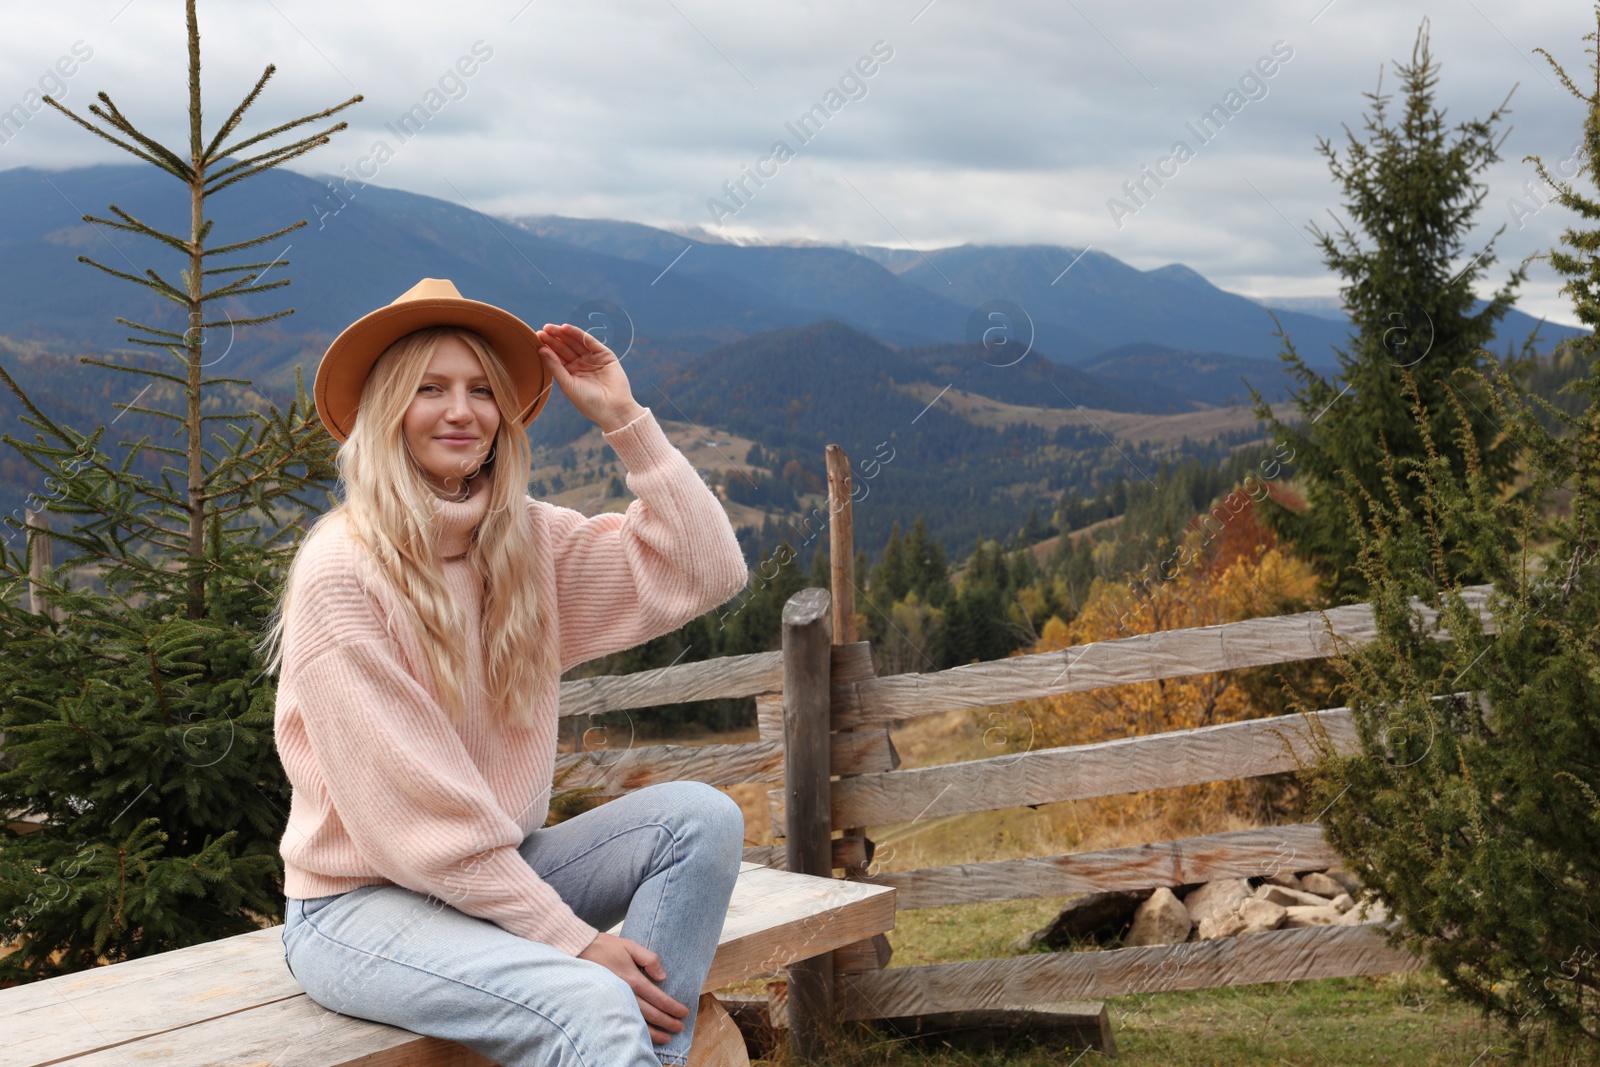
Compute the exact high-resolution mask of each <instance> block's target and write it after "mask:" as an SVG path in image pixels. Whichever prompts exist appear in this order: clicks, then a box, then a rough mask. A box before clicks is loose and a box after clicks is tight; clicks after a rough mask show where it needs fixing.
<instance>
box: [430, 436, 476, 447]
mask: <svg viewBox="0 0 1600 1067" xmlns="http://www.w3.org/2000/svg"><path fill="white" fill-rule="evenodd" d="M434 440H435V441H443V442H444V443H445V444H447V445H470V444H473V443H475V442H476V441H477V440H478V439H477V438H476V437H435V438H434Z"/></svg>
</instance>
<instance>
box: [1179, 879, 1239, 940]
mask: <svg viewBox="0 0 1600 1067" xmlns="http://www.w3.org/2000/svg"><path fill="white" fill-rule="evenodd" d="M1249 898H1250V883H1248V882H1246V881H1245V880H1244V879H1242V878H1219V879H1217V880H1216V881H1215V882H1207V883H1206V884H1205V885H1203V886H1201V887H1200V888H1199V889H1196V890H1195V891H1194V892H1192V893H1190V894H1189V895H1188V896H1186V897H1184V898H1183V906H1184V908H1185V909H1187V910H1188V912H1189V918H1190V919H1191V920H1193V922H1194V924H1195V925H1196V926H1199V925H1200V924H1201V923H1202V922H1204V921H1205V920H1206V919H1208V918H1210V917H1211V916H1213V915H1217V916H1220V915H1223V914H1226V913H1228V912H1234V911H1237V910H1238V905H1239V902H1240V901H1243V900H1248V899H1249ZM1200 936H1201V937H1205V934H1203V933H1202V934H1201V935H1200ZM1218 936H1227V935H1218Z"/></svg>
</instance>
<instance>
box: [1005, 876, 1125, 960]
mask: <svg viewBox="0 0 1600 1067" xmlns="http://www.w3.org/2000/svg"><path fill="white" fill-rule="evenodd" d="M1149 896H1150V893H1149V891H1148V890H1144V889H1121V890H1116V891H1113V892H1109V893H1090V894H1088V895H1087V896H1082V897H1079V898H1078V899H1077V900H1074V901H1072V902H1070V903H1069V904H1067V905H1066V906H1065V907H1063V908H1062V909H1061V911H1060V912H1059V913H1058V914H1057V915H1056V917H1055V918H1054V919H1051V920H1050V922H1049V924H1048V925H1046V926H1044V927H1043V928H1041V929H1038V930H1035V931H1034V932H1033V933H1031V934H1023V935H1022V937H1020V938H1018V939H1017V941H1016V942H1015V943H1014V944H1013V947H1014V948H1016V949H1017V951H1019V952H1027V951H1029V950H1031V949H1033V948H1036V947H1037V946H1039V945H1044V946H1046V947H1048V948H1061V947H1063V946H1065V945H1067V944H1069V943H1071V942H1072V941H1074V940H1081V939H1083V938H1090V939H1092V940H1094V941H1096V942H1099V943H1101V944H1104V943H1105V942H1107V941H1110V940H1112V939H1113V938H1118V937H1121V936H1122V935H1123V933H1124V932H1125V931H1126V930H1127V929H1128V924H1129V923H1131V922H1133V913H1134V912H1135V911H1137V910H1138V908H1139V905H1140V904H1143V903H1144V901H1145V899H1146V898H1147V897H1149Z"/></svg>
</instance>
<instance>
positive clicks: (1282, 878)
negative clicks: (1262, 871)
mask: <svg viewBox="0 0 1600 1067" xmlns="http://www.w3.org/2000/svg"><path fill="white" fill-rule="evenodd" d="M1266 881H1267V884H1268V885H1281V886H1283V888H1285V889H1299V888H1300V879H1299V878H1297V877H1296V876H1295V874H1294V872H1293V871H1279V872H1278V873H1277V874H1274V875H1270V876H1268V878H1267V879H1266Z"/></svg>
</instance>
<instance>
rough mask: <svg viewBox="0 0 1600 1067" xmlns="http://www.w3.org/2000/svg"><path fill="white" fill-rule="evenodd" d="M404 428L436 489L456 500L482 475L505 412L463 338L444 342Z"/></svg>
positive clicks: (432, 360)
mask: <svg viewBox="0 0 1600 1067" xmlns="http://www.w3.org/2000/svg"><path fill="white" fill-rule="evenodd" d="M401 426H402V428H403V429H404V432H405V435H406V443H407V444H408V445H410V446H411V454H412V455H413V456H416V457H417V462H418V463H420V464H421V465H422V469H423V470H425V471H427V472H428V477H429V480H430V481H432V482H433V485H434V488H436V489H438V490H440V491H441V492H443V493H445V494H446V495H452V496H453V495H455V494H457V493H459V492H460V491H461V486H462V479H463V478H470V477H472V475H474V474H476V473H477V471H478V466H479V464H481V463H482V462H483V458H484V457H485V456H486V455H488V453H489V448H490V446H491V445H493V443H494V435H495V431H496V430H497V429H499V427H500V408H499V405H497V404H496V403H495V399H494V393H493V391H492V390H491V389H490V388H489V379H488V377H487V376H485V375H484V373H483V364H482V363H481V362H479V360H478V356H477V353H475V352H473V351H472V349H471V348H470V347H469V346H468V345H467V343H466V342H465V341H463V340H462V339H461V338H459V337H456V336H451V335H447V336H445V337H444V338H442V339H441V340H440V342H439V346H438V348H437V349H435V350H434V353H433V358H432V359H431V360H429V361H428V369H427V371H426V372H425V373H424V374H423V376H422V382H421V383H420V384H419V385H418V386H417V391H416V393H415V394H414V395H413V396H412V397H411V404H410V406H409V407H407V408H406V414H405V418H404V419H403V420H402V422H401Z"/></svg>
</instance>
